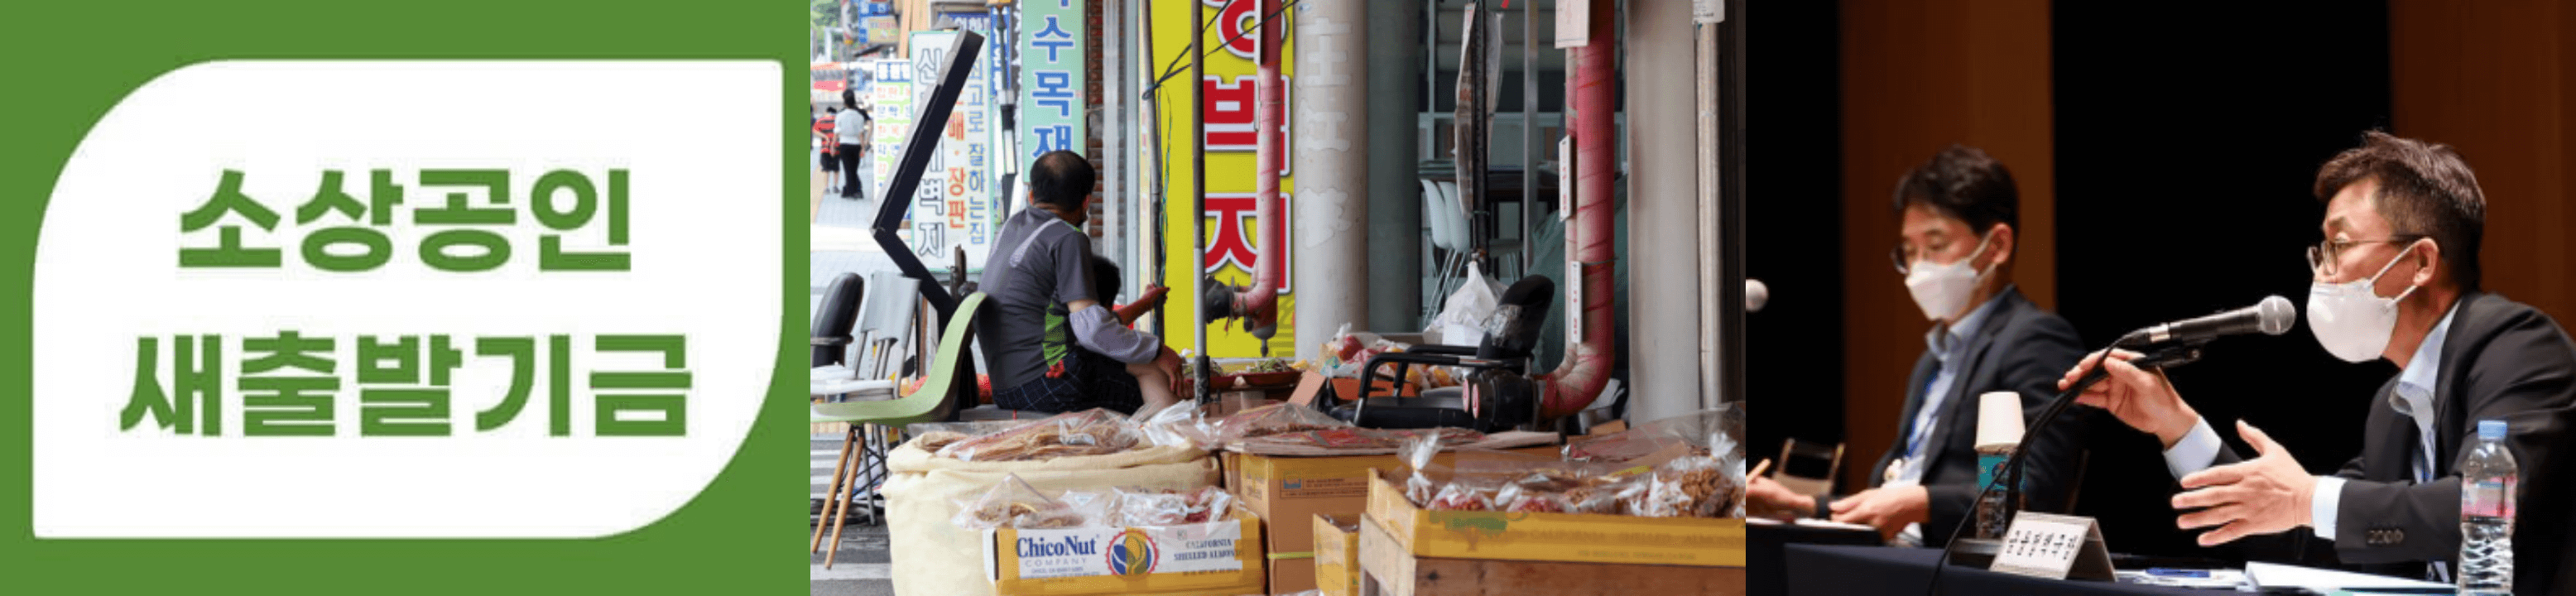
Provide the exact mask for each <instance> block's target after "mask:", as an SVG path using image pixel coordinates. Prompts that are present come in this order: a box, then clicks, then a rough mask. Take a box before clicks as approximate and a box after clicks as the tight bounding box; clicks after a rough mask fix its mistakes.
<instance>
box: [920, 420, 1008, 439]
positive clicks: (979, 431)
mask: <svg viewBox="0 0 2576 596" xmlns="http://www.w3.org/2000/svg"><path fill="white" fill-rule="evenodd" d="M1038 420H1040V418H1027V419H1023V420H971V421H966V422H915V423H912V424H906V425H903V432H904V434H908V435H913V436H921V435H926V434H930V433H935V432H952V433H957V434H961V435H966V436H969V437H980V436H984V435H989V434H993V433H997V432H1002V431H1006V430H1011V429H1014V428H1019V427H1023V426H1028V425H1030V424H1035V423H1037V421H1038Z"/></svg>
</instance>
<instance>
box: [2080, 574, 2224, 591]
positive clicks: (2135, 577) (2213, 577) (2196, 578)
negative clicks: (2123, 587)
mask: <svg viewBox="0 0 2576 596" xmlns="http://www.w3.org/2000/svg"><path fill="white" fill-rule="evenodd" d="M2188 571H2189V572H2190V573H2189V574H2170V573H2156V572H2150V571H2129V570H2125V569H2124V570H2120V571H2115V572H2112V574H2113V575H2115V576H2117V577H2118V578H2119V580H2120V583H2124V584H2136V585H2141V586H2170V587H2176V588H2207V589H2221V590H2236V589H2245V588H2247V587H2248V586H2249V582H2248V581H2247V579H2246V576H2245V572H2243V571H2237V570H2234V569H2209V570H2198V569H2194V570H2188Z"/></svg>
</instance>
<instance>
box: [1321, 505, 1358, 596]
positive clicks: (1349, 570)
mask: <svg viewBox="0 0 2576 596" xmlns="http://www.w3.org/2000/svg"><path fill="white" fill-rule="evenodd" d="M1343 520H1350V521H1351V522H1358V521H1359V516H1330V515H1318V516H1315V588H1316V589H1320V590H1323V591H1324V596H1359V593H1360V535H1359V528H1357V527H1355V526H1345V525H1343V523H1342V521H1343Z"/></svg>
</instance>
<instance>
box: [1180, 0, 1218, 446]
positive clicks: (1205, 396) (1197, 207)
mask: <svg viewBox="0 0 2576 596" xmlns="http://www.w3.org/2000/svg"><path fill="white" fill-rule="evenodd" d="M1207 35H1208V28H1207V5H1206V4H1204V3H1200V2H1191V3H1190V262H1189V263H1188V265H1187V266H1188V267H1189V268H1190V290H1191V291H1190V295H1191V296H1204V295H1206V292H1207V288H1206V287H1205V286H1206V285H1207V268H1206V267H1203V266H1201V265H1200V263H1204V262H1206V260H1207V100H1206V99H1204V98H1201V97H1199V93H1201V92H1203V91H1205V90H1206V89H1205V88H1204V87H1201V85H1200V82H1201V81H1206V80H1207V49H1206V47H1205V46H1206V45H1207ZM1191 303H1192V306H1191V309H1190V345H1191V346H1192V348H1191V349H1192V350H1193V357H1192V358H1191V360H1190V366H1191V367H1192V368H1193V370H1194V371H1195V372H1197V373H1198V374H1197V375H1195V376H1194V377H1193V378H1192V379H1191V381H1190V393H1191V394H1192V395H1193V396H1194V397H1196V398H1197V399H1198V401H1199V403H1207V402H1208V401H1209V400H1211V399H1212V398H1214V397H1215V396H1214V395H1212V394H1210V393H1208V381H1210V380H1211V379H1213V378H1214V376H1215V372H1214V371H1211V370H1208V368H1209V366H1208V364H1209V362H1208V341H1207V326H1208V319H1207V317H1208V311H1207V306H1206V305H1205V304H1200V303H1199V301H1196V300H1193V301H1191Z"/></svg>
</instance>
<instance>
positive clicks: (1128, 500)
mask: <svg viewBox="0 0 2576 596" xmlns="http://www.w3.org/2000/svg"><path fill="white" fill-rule="evenodd" d="M1117 495H1118V514H1117V517H1116V518H1115V519H1116V520H1117V521H1116V523H1117V525H1120V526H1176V525H1183V524H1203V523H1208V522H1211V521H1220V520H1223V519H1225V517H1226V513H1227V511H1229V510H1231V509H1232V508H1233V507H1234V495H1232V494H1228V493H1226V492H1225V489H1222V488H1217V487H1213V486H1210V487H1204V488H1200V489H1198V490H1193V491H1189V492H1175V491H1168V490H1166V491H1145V490H1132V489H1118V491H1117Z"/></svg>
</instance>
